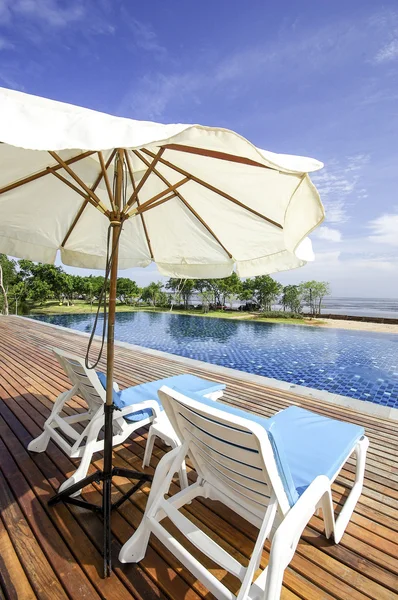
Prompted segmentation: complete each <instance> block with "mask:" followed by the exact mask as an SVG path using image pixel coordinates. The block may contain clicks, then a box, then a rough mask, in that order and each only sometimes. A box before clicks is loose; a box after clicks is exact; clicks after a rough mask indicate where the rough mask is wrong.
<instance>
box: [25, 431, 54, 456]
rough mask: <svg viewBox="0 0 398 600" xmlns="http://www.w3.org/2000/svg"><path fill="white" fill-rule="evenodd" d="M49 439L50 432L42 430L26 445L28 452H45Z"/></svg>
mask: <svg viewBox="0 0 398 600" xmlns="http://www.w3.org/2000/svg"><path fill="white" fill-rule="evenodd" d="M50 439H51V436H50V434H49V433H48V432H47V431H46V430H44V431H43V433H42V434H41V435H39V437H37V438H35V439H34V440H32V441H31V442H30V443H29V445H28V450H29V452H45V450H46V449H47V446H48V443H49V441H50Z"/></svg>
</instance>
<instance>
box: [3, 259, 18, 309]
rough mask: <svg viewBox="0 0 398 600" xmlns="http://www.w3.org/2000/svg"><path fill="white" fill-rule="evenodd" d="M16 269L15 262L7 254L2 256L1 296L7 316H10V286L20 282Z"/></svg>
mask: <svg viewBox="0 0 398 600" xmlns="http://www.w3.org/2000/svg"><path fill="white" fill-rule="evenodd" d="M15 267H16V262H15V260H11V259H10V258H8V257H7V256H6V255H5V254H0V294H1V295H2V297H3V302H2V309H3V312H4V314H5V315H8V292H9V289H10V286H12V285H14V284H15V283H17V281H18V275H17V271H16V268H15Z"/></svg>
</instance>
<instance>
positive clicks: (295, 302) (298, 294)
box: [282, 285, 302, 313]
mask: <svg viewBox="0 0 398 600" xmlns="http://www.w3.org/2000/svg"><path fill="white" fill-rule="evenodd" d="M282 306H283V310H286V309H289V310H290V311H291V312H294V313H299V312H301V309H302V290H301V289H300V286H298V285H286V286H285V287H284V288H283V293H282Z"/></svg>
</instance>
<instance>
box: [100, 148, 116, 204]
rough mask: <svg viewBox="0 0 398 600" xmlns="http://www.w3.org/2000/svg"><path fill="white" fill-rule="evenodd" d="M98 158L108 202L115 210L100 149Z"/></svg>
mask: <svg viewBox="0 0 398 600" xmlns="http://www.w3.org/2000/svg"><path fill="white" fill-rule="evenodd" d="M98 158H99V161H100V165H101V171H102V176H103V178H104V180H105V185H106V189H107V192H108V196H109V202H110V203H111V206H112V210H113V211H114V212H116V204H115V200H114V198H113V192H112V188H111V184H110V183H109V177H108V171H107V168H108V167H106V166H105V162H104V155H103V154H102V152H101V151H99V152H98ZM108 166H109V165H108Z"/></svg>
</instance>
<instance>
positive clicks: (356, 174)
mask: <svg viewBox="0 0 398 600" xmlns="http://www.w3.org/2000/svg"><path fill="white" fill-rule="evenodd" d="M368 162H369V156H368V155H367V154H356V155H354V156H348V157H345V158H344V159H332V160H330V161H326V167H325V168H324V169H322V170H321V171H319V173H314V174H313V175H312V180H313V181H314V183H315V185H316V186H317V188H318V190H319V193H320V195H321V199H322V202H323V203H324V205H325V211H326V220H327V222H328V223H344V222H345V221H347V220H348V214H347V213H348V207H349V206H350V205H351V204H353V203H354V202H355V201H356V200H357V199H358V198H359V199H363V198H366V197H367V191H366V189H365V188H364V187H363V185H362V183H361V171H362V169H363V168H364V167H365V166H366V164H367V163H368ZM359 185H361V187H360V188H359Z"/></svg>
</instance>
